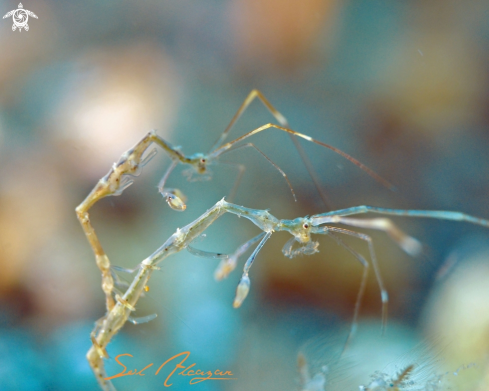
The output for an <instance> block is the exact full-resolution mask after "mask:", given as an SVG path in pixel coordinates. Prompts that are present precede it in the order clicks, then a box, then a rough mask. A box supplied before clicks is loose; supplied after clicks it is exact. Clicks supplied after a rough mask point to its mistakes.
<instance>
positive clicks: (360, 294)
mask: <svg viewBox="0 0 489 391" xmlns="http://www.w3.org/2000/svg"><path fill="white" fill-rule="evenodd" d="M318 233H322V234H326V235H328V236H329V237H330V238H331V239H333V240H334V241H335V242H336V243H337V244H339V245H340V246H341V247H343V248H344V249H346V250H347V251H349V252H350V253H351V254H352V255H353V256H354V257H355V258H356V259H357V260H358V261H359V262H360V263H361V264H362V266H363V275H362V280H361V282H360V288H359V289H358V294H357V299H356V301H355V309H354V311H353V320H352V323H351V328H350V332H349V333H348V337H347V339H346V342H345V346H344V348H343V351H344V350H345V349H346V347H347V345H348V343H349V342H350V340H351V338H352V337H353V335H354V334H355V331H356V328H357V324H358V314H359V312H360V306H361V304H362V299H363V295H364V294H365V288H366V286H367V278H368V270H369V265H368V262H367V261H366V259H365V258H364V257H363V256H362V255H361V254H359V253H358V252H357V251H355V250H353V249H352V248H351V247H350V246H349V245H348V244H346V243H345V242H344V241H343V240H341V239H340V238H339V237H338V236H336V235H335V234H333V233H332V232H331V231H330V230H329V227H324V230H323V231H322V232H318ZM342 233H343V232H342Z"/></svg>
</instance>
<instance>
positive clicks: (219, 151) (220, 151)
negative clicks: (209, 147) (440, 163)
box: [209, 124, 395, 190]
mask: <svg viewBox="0 0 489 391" xmlns="http://www.w3.org/2000/svg"><path fill="white" fill-rule="evenodd" d="M270 128H274V129H279V130H281V131H283V132H287V133H289V134H292V135H294V136H297V137H301V138H303V139H304V140H307V141H310V142H312V143H314V144H317V145H321V146H322V147H325V148H328V149H330V150H332V151H334V152H336V153H337V154H339V155H341V156H343V157H344V158H345V159H347V160H349V161H350V162H352V163H353V164H355V165H356V166H358V167H360V168H361V169H362V170H363V171H365V172H366V173H367V174H368V175H370V176H371V177H372V178H373V179H375V180H376V181H378V182H379V183H381V184H383V185H384V186H386V187H387V188H389V189H391V190H394V189H395V187H394V185H392V184H391V183H390V182H388V181H387V180H385V179H384V178H382V177H381V176H380V175H379V174H377V173H376V172H374V171H373V170H371V169H370V168H368V167H367V166H366V165H365V164H363V163H361V162H360V161H358V160H357V159H355V158H354V157H352V156H350V155H348V154H347V153H345V152H343V151H342V150H340V149H338V148H335V147H333V146H331V145H329V144H326V143H323V142H321V141H318V140H315V139H313V138H312V137H309V136H307V135H305V134H302V133H299V132H296V131H294V130H291V129H288V128H284V127H282V126H278V125H274V124H266V125H263V126H260V127H259V128H256V129H255V130H252V131H251V132H248V133H246V134H244V135H243V136H241V137H238V138H237V139H235V140H233V141H230V142H229V143H226V144H224V145H222V146H221V147H220V148H218V149H216V150H214V151H212V152H211V153H210V155H209V156H210V157H211V158H217V157H218V156H220V155H221V154H223V153H224V152H225V151H227V150H228V149H231V148H232V147H233V146H234V145H235V144H236V143H238V142H240V141H242V140H244V139H246V138H248V137H251V136H253V135H255V134H257V133H260V132H262V131H264V130H267V129H270Z"/></svg>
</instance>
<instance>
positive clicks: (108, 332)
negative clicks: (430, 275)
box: [87, 199, 489, 390]
mask: <svg viewBox="0 0 489 391" xmlns="http://www.w3.org/2000/svg"><path fill="white" fill-rule="evenodd" d="M225 213H231V214H234V215H237V216H238V217H244V218H246V219H248V220H250V221H251V222H252V223H253V224H254V225H255V226H257V227H258V228H259V229H260V230H261V231H262V233H260V234H259V235H257V236H255V237H254V238H252V239H250V240H248V241H247V242H246V243H245V244H243V245H242V246H240V247H239V248H238V249H237V250H236V251H235V252H234V253H233V254H230V255H228V256H223V255H222V254H215V253H211V252H206V251H201V250H195V249H193V248H192V247H190V244H191V243H192V242H193V241H194V240H195V239H196V238H198V237H200V235H202V233H204V231H205V230H206V229H207V228H208V227H209V226H210V225H212V224H213V223H214V222H215V221H216V220H217V219H218V218H219V217H220V216H222V215H224V214H225ZM364 213H374V214H380V215H387V216H401V217H419V218H421V217H422V218H433V219H441V220H451V221H459V222H467V223H471V224H477V225H481V226H484V227H488V228H489V220H486V219H482V218H479V217H474V216H470V215H467V214H465V213H461V212H451V211H430V210H401V209H386V208H379V207H375V206H357V207H353V208H347V209H342V210H337V211H332V212H327V213H323V214H318V215H314V216H310V217H299V218H296V219H294V220H280V219H277V218H276V217H274V216H273V215H271V214H270V213H269V211H268V210H257V209H250V208H245V207H242V206H239V205H235V204H231V203H228V202H226V201H224V199H222V200H221V201H219V202H217V203H216V204H215V205H214V206H213V207H212V208H210V209H209V210H208V211H207V212H205V213H204V214H203V215H201V216H200V217H199V218H197V219H196V220H195V221H193V222H192V223H190V224H188V225H186V226H185V227H182V228H179V229H177V230H176V232H175V233H174V234H173V235H172V236H171V237H170V238H168V240H167V241H166V242H165V243H163V245H162V246H161V247H160V248H158V249H157V250H156V251H155V252H154V253H153V254H151V255H150V256H149V257H147V258H146V259H144V260H143V261H142V262H141V263H140V264H139V266H138V267H137V268H136V269H135V270H137V275H136V276H135V278H134V280H133V282H132V284H131V285H130V287H129V288H128V289H127V290H126V292H125V293H124V295H123V296H119V295H117V297H116V300H117V303H116V304H115V305H114V306H113V307H112V308H111V309H110V310H108V311H107V314H106V315H105V316H104V317H103V318H101V319H100V320H99V321H98V322H97V325H96V327H95V330H94V331H93V333H92V342H93V346H92V347H91V348H90V350H89V351H88V353H87V359H88V361H89V363H90V365H91V367H92V369H93V371H94V373H95V374H96V377H97V380H98V381H99V384H100V385H101V386H102V388H103V389H104V390H112V389H113V386H112V384H111V383H110V381H109V380H106V375H105V371H104V368H103V358H104V357H107V353H106V351H105V347H106V346H107V344H108V343H109V342H110V340H111V339H112V337H113V336H114V335H115V334H116V333H117V332H118V331H119V330H120V329H121V328H122V327H123V325H124V323H125V322H126V321H127V320H128V319H129V315H130V313H131V312H132V311H134V310H135V309H136V304H137V302H138V300H139V298H140V297H141V295H142V293H143V292H144V290H145V287H146V286H147V283H148V281H149V278H150V277H151V274H152V272H153V271H154V270H157V269H158V266H157V265H158V264H159V263H160V262H162V261H163V260H164V259H166V258H167V257H169V256H170V255H172V254H175V253H177V252H180V251H181V250H184V249H188V250H190V252H191V253H194V254H196V255H200V256H205V257H212V258H217V259H221V263H220V264H219V266H218V268H217V271H216V276H217V277H218V278H224V277H226V276H227V275H228V274H229V273H230V272H231V271H232V270H233V269H234V268H235V267H236V265H237V261H238V258H239V257H240V256H241V255H243V254H244V253H245V252H246V251H247V250H248V249H249V248H251V247H252V246H253V245H254V244H256V243H257V242H258V245H256V247H255V249H254V250H253V252H252V254H251V255H250V256H249V258H248V259H247V261H246V262H245V265H244V268H243V273H242V276H241V279H240V281H239V283H238V286H237V288H236V295H235V298H234V302H233V306H234V307H235V308H237V307H240V306H241V305H242V303H243V301H244V300H245V299H246V297H247V295H248V293H249V290H250V285H251V282H250V277H249V272H250V268H251V266H252V264H253V262H254V261H255V259H256V257H257V255H258V253H259V251H260V250H261V249H262V248H263V246H264V245H265V243H266V242H267V241H268V239H269V238H270V237H271V236H272V234H273V233H274V232H278V231H286V232H288V233H289V234H291V235H292V238H291V239H290V240H288V241H287V242H286V243H285V245H284V247H283V250H282V251H283V253H284V255H286V256H288V257H294V256H296V255H300V254H304V255H310V254H314V253H316V252H318V246H319V243H318V242H315V241H313V240H312V237H311V236H312V235H316V234H320V235H327V236H328V237H330V238H331V239H332V240H333V241H334V242H336V243H337V244H338V245H340V246H341V247H343V248H344V249H345V250H346V251H348V252H349V253H351V254H352V255H353V257H354V258H355V259H356V260H357V261H358V262H359V263H360V264H361V265H362V266H363V268H364V271H363V276H362V280H361V284H360V288H359V291H358V294H357V301H356V304H355V308H354V313H353V321H352V326H351V329H350V333H349V336H348V339H350V337H351V336H352V334H353V332H354V330H355V327H356V325H357V318H358V313H359V310H360V303H361V301H362V298H363V294H364V290H365V284H366V281H367V277H368V271H369V262H368V261H367V260H366V258H365V257H364V256H363V255H362V254H360V253H359V252H357V251H355V250H354V249H352V248H351V247H350V246H349V245H348V244H346V243H345V242H344V241H343V239H342V238H341V235H347V236H352V237H354V238H357V239H360V240H363V241H365V242H366V243H367V245H368V251H369V258H370V261H371V263H372V266H373V268H374V272H375V276H376V279H377V283H378V285H379V288H380V292H381V301H382V320H383V326H384V327H385V322H386V320H387V304H388V294H387V291H386V289H385V287H384V284H383V282H382V278H381V275H380V270H379V267H378V264H377V258H376V255H375V251H374V247H373V241H372V239H371V238H370V236H369V235H367V234H360V233H358V232H355V231H351V230H348V229H345V228H340V227H335V226H332V225H331V224H339V225H346V226H353V227H361V228H367V229H374V230H380V231H383V232H384V233H386V234H387V235H389V236H390V237H391V238H392V239H393V240H394V241H395V242H396V243H397V244H398V245H399V246H400V247H401V248H402V249H403V250H404V251H406V252H407V253H409V254H411V255H415V254H417V253H418V252H419V250H420V247H421V246H420V243H419V242H418V241H417V240H416V239H414V238H412V237H410V236H408V235H406V234H405V233H404V232H402V231H401V230H400V229H399V228H397V227H396V225H395V224H394V223H393V222H392V221H391V220H390V219H388V218H367V219H359V218H351V217H348V216H351V215H358V214H364ZM297 243H298V246H297ZM294 246H295V247H294ZM348 339H347V341H348ZM345 346H346V345H345ZM408 371H410V369H409V368H408ZM407 373H408V372H406V375H407ZM403 378H404V376H402V378H400V379H401V380H402V379H403ZM318 383H319V384H318V386H320V385H322V384H323V383H322V379H318Z"/></svg>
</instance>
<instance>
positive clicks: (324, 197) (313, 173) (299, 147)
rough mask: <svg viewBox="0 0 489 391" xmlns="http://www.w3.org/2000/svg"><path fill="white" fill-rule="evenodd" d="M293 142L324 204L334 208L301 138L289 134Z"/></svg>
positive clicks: (328, 207)
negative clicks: (300, 140)
mask: <svg viewBox="0 0 489 391" xmlns="http://www.w3.org/2000/svg"><path fill="white" fill-rule="evenodd" d="M280 125H282V126H284V127H285V128H287V127H288V126H285V125H283V124H280ZM289 136H290V138H291V140H292V142H293V143H294V145H295V148H296V149H297V152H299V155H300V156H301V159H302V161H303V162H304V165H305V166H306V170H307V172H308V173H309V176H310V177H311V179H312V181H313V183H314V187H315V188H316V190H317V192H318V193H319V196H320V197H321V200H322V201H323V204H324V206H325V207H326V208H327V209H332V208H331V201H330V200H329V197H328V196H327V195H326V193H325V192H324V190H323V189H322V187H321V186H320V185H319V178H318V177H317V175H316V171H315V170H314V168H313V167H312V163H311V161H310V160H309V157H308V156H307V154H306V151H304V148H302V145H301V144H300V142H299V140H298V139H297V137H296V136H295V135H292V134H289Z"/></svg>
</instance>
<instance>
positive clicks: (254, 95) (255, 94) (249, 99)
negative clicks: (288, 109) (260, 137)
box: [211, 90, 289, 151]
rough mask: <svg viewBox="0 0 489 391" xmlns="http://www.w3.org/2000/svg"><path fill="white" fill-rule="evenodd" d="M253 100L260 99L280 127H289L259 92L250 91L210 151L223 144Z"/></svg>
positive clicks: (284, 119) (285, 120)
mask: <svg viewBox="0 0 489 391" xmlns="http://www.w3.org/2000/svg"><path fill="white" fill-rule="evenodd" d="M255 98H259V99H260V101H261V102H262V103H263V105H264V106H265V107H266V108H267V109H268V111H270V113H271V114H272V115H273V116H274V117H275V119H276V120H277V121H278V123H279V124H280V125H282V126H284V127H286V128H287V127H288V126H289V124H288V122H287V119H286V118H285V117H284V116H283V115H282V114H281V113H280V112H279V111H278V110H276V109H275V107H273V106H272V104H271V103H270V102H269V101H268V99H267V98H265V96H264V95H263V94H262V93H261V92H260V91H258V90H252V91H251V92H250V93H249V94H248V96H247V97H246V99H245V100H244V102H243V103H242V104H241V106H240V108H239V109H238V111H237V112H236V114H234V117H233V119H232V120H231V122H230V123H229V125H228V126H227V127H226V129H224V132H222V134H221V136H220V137H219V138H218V139H217V141H216V142H215V144H214V145H213V147H212V149H211V151H213V150H214V149H216V148H218V147H219V146H220V145H221V144H222V143H223V142H224V140H225V139H226V137H227V135H228V133H229V131H230V130H231V128H232V127H233V126H234V124H235V123H236V121H238V119H239V117H241V115H242V114H243V113H244V112H245V110H246V109H247V108H248V106H249V105H250V104H251V102H253V100H254V99H255Z"/></svg>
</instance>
